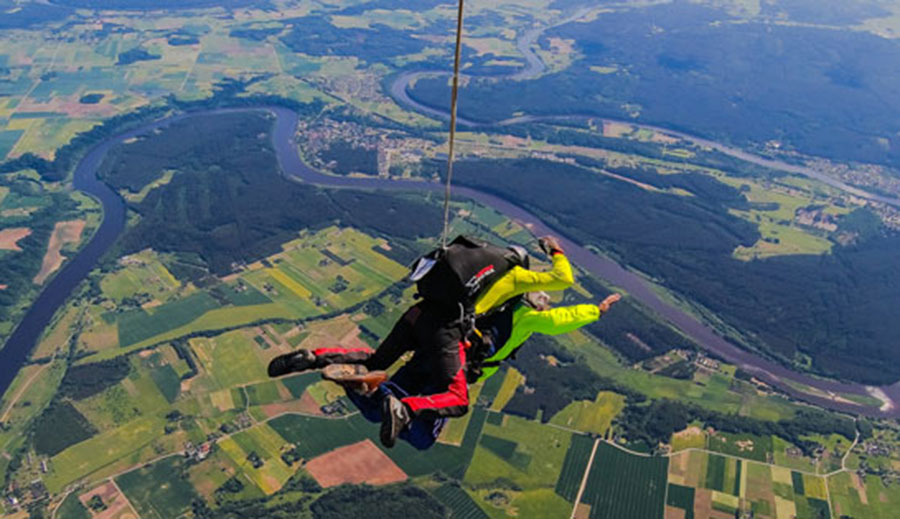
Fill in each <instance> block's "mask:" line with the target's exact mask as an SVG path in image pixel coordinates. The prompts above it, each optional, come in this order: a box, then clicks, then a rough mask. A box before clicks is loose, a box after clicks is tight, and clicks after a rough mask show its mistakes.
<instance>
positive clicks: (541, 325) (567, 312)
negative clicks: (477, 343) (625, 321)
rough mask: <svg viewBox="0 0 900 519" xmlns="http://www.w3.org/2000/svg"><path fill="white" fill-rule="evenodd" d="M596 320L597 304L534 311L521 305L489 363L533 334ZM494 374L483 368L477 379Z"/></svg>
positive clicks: (562, 330)
mask: <svg viewBox="0 0 900 519" xmlns="http://www.w3.org/2000/svg"><path fill="white" fill-rule="evenodd" d="M598 319H600V308H599V307H597V305H573V306H563V307H559V308H553V309H551V310H545V311H538V310H534V309H532V308H529V307H526V306H524V305H523V306H521V307H520V308H518V309H516V313H515V316H514V318H513V329H512V335H511V336H510V338H509V340H508V341H506V344H504V345H503V347H501V348H500V349H499V350H498V351H497V353H495V354H494V355H493V356H491V358H489V359H487V360H489V361H500V362H502V361H504V360H506V359H507V358H508V357H509V356H510V355H512V353H513V352H514V351H516V349H517V348H518V347H519V346H521V345H522V344H523V343H524V342H525V341H527V340H528V338H529V337H531V335H532V334H534V333H541V334H544V335H562V334H564V333H569V332H571V331H574V330H577V329H578V328H581V327H582V326H587V325H589V324H591V323H593V322H595V321H597V320H598ZM496 371H497V368H496V367H486V368H484V373H483V375H482V376H481V377H480V378H479V380H486V379H488V378H489V377H490V376H492V375H493V374H494V373H495V372H496Z"/></svg>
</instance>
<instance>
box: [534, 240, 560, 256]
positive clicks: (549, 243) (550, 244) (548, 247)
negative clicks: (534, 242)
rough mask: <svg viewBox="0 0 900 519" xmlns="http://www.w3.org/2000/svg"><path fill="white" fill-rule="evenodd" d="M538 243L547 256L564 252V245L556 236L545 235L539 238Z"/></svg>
mask: <svg viewBox="0 0 900 519" xmlns="http://www.w3.org/2000/svg"><path fill="white" fill-rule="evenodd" d="M538 245H539V246H540V247H541V250H542V251H544V254H546V255H547V256H552V255H553V254H555V253H557V252H563V248H562V245H560V244H559V240H558V239H556V237H555V236H544V237H543V238H540V239H538Z"/></svg>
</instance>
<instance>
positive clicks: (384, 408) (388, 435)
mask: <svg viewBox="0 0 900 519" xmlns="http://www.w3.org/2000/svg"><path fill="white" fill-rule="evenodd" d="M394 420H395V418H394V413H392V412H391V399H390V397H385V398H384V400H382V402H381V432H380V434H379V436H380V439H381V444H382V445H384V446H385V447H387V448H388V449H390V448H393V447H394V444H395V443H396V442H397V434H395V433H394Z"/></svg>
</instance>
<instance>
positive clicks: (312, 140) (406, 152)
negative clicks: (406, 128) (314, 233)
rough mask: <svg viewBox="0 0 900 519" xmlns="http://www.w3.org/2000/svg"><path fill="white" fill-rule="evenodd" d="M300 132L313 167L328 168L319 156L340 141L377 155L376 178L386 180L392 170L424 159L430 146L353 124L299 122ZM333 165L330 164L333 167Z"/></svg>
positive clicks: (324, 121)
mask: <svg viewBox="0 0 900 519" xmlns="http://www.w3.org/2000/svg"><path fill="white" fill-rule="evenodd" d="M299 132H300V134H302V135H303V139H302V142H303V145H304V152H305V156H306V158H307V160H310V161H311V162H312V164H313V166H315V167H319V168H328V167H329V164H327V163H325V161H324V160H322V159H321V158H320V157H321V154H322V153H323V152H325V151H327V150H329V149H330V148H331V146H332V145H333V144H334V143H337V142H341V143H345V144H348V145H350V146H352V147H353V148H358V149H363V150H367V151H374V152H376V153H377V155H378V175H379V176H381V177H387V176H390V175H392V170H394V171H395V172H396V170H397V169H401V170H402V169H404V168H405V167H406V166H414V165H417V164H419V163H421V162H422V159H423V158H425V156H426V154H425V150H426V149H428V148H430V147H431V146H433V143H429V142H427V141H424V140H421V139H410V138H392V137H390V136H388V135H387V134H385V133H384V131H383V130H379V129H377V128H367V127H365V126H363V125H360V124H357V123H353V122H343V121H334V120H331V119H320V120H316V121H301V122H300V126H299ZM332 166H333V165H332Z"/></svg>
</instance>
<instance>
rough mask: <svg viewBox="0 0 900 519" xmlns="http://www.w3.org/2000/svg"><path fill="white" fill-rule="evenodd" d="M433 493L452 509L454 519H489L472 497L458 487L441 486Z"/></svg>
mask: <svg viewBox="0 0 900 519" xmlns="http://www.w3.org/2000/svg"><path fill="white" fill-rule="evenodd" d="M431 493H432V494H434V497H436V498H437V499H438V501H440V502H441V503H443V505H444V506H446V507H447V508H449V509H450V513H451V517H453V519H488V516H487V514H485V513H484V511H483V510H482V509H481V508H478V505H477V504H475V501H473V500H472V497H471V496H470V495H469V494H467V493H466V491H465V490H463V489H462V488H460V487H458V486H456V485H451V484H447V485H441V486H439V487H438V488H436V489H434V490H433V491H432V492H431Z"/></svg>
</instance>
